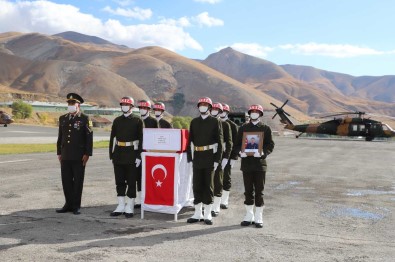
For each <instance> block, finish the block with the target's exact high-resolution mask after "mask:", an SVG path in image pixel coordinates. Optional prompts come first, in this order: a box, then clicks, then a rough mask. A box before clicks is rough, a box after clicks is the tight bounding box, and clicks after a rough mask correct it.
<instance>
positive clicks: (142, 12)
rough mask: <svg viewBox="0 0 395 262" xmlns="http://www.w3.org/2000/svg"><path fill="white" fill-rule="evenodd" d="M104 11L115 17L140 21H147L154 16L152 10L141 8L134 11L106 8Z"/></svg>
mask: <svg viewBox="0 0 395 262" xmlns="http://www.w3.org/2000/svg"><path fill="white" fill-rule="evenodd" d="M102 10H103V11H106V12H108V13H110V14H113V15H119V16H125V17H129V18H135V19H139V20H146V19H149V18H151V16H152V11H151V9H142V8H139V7H134V8H133V9H130V8H120V7H117V9H112V8H111V7H110V6H106V7H104V8H103V9H102Z"/></svg>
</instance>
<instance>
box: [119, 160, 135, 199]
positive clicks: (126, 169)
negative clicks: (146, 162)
mask: <svg viewBox="0 0 395 262" xmlns="http://www.w3.org/2000/svg"><path fill="white" fill-rule="evenodd" d="M137 172H138V170H137V168H136V164H115V163H114V174H115V185H116V189H117V196H125V195H126V196H128V197H129V198H136V175H137ZM126 188H127V189H126Z"/></svg>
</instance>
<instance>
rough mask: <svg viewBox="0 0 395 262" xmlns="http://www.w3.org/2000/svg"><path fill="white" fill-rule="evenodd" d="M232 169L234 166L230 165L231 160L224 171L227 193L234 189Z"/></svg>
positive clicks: (224, 184) (224, 187)
mask: <svg viewBox="0 0 395 262" xmlns="http://www.w3.org/2000/svg"><path fill="white" fill-rule="evenodd" d="M231 169H232V166H231V165H230V160H229V161H228V163H227V164H226V166H225V169H224V178H223V183H222V186H223V190H225V191H230V188H231V187H232V178H231V176H230V175H231Z"/></svg>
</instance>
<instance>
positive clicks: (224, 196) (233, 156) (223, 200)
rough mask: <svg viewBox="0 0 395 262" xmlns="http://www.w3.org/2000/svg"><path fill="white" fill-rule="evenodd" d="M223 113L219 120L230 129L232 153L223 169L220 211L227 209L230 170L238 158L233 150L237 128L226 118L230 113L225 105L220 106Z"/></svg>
mask: <svg viewBox="0 0 395 262" xmlns="http://www.w3.org/2000/svg"><path fill="white" fill-rule="evenodd" d="M222 108H223V112H222V114H220V119H221V121H226V122H227V123H228V124H229V126H230V128H231V134H232V142H233V147H232V151H231V153H230V161H228V164H227V165H226V167H225V169H224V178H223V191H222V198H221V208H222V209H227V208H228V203H229V191H230V188H231V186H232V180H231V169H232V168H233V166H234V164H235V162H236V160H237V158H238V151H236V150H235V146H234V143H235V141H236V137H237V129H238V126H237V125H236V124H235V123H234V122H233V121H232V120H230V119H229V118H228V114H229V113H230V107H229V105H227V104H222Z"/></svg>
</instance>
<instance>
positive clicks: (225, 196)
mask: <svg viewBox="0 0 395 262" xmlns="http://www.w3.org/2000/svg"><path fill="white" fill-rule="evenodd" d="M228 201H229V191H226V190H223V191H222V197H221V208H222V209H228Z"/></svg>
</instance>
